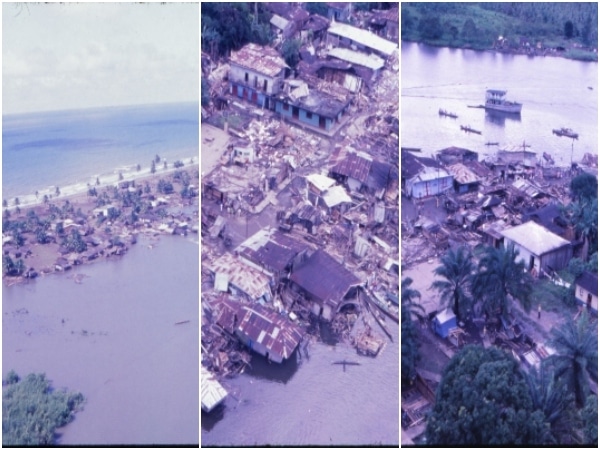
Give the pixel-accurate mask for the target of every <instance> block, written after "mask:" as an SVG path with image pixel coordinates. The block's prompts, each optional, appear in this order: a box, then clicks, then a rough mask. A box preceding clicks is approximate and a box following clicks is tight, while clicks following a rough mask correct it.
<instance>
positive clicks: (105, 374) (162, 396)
mask: <svg viewBox="0 0 600 450" xmlns="http://www.w3.org/2000/svg"><path fill="white" fill-rule="evenodd" d="M153 242H154V244H155V246H154V248H152V249H150V248H149V247H148V245H147V244H148V242H147V241H145V240H144V239H141V240H140V241H139V243H138V244H137V245H135V246H132V247H131V248H130V250H129V252H128V254H127V255H125V256H124V257H123V258H122V259H121V260H111V261H100V262H98V263H96V264H92V265H89V266H84V267H81V266H80V267H77V268H75V269H73V270H71V271H70V272H67V273H65V274H60V275H50V276H46V277H45V278H42V279H38V280H36V281H35V282H32V283H30V284H27V285H21V286H11V287H6V286H5V287H3V289H2V314H3V315H2V325H3V331H2V338H3V340H2V350H3V351H2V371H3V375H6V373H7V372H8V371H9V370H10V369H14V370H16V371H17V373H19V375H21V376H23V375H26V374H27V373H30V372H45V373H46V375H47V376H48V378H49V379H50V380H52V382H53V386H54V387H56V388H62V387H66V388H67V389H69V390H76V391H80V392H81V393H83V395H84V396H85V397H86V400H87V401H86V404H85V409H84V410H83V411H81V412H79V413H78V414H77V415H76V419H75V421H74V422H72V423H71V424H69V425H67V426H66V427H65V428H63V429H62V430H59V431H60V432H61V434H62V436H61V437H60V439H59V441H58V443H59V444H62V445H78V444H98V445H110V444H193V443H197V442H198V435H199V429H198V423H199V389H198V377H199V370H198V368H199V345H198V341H199V332H198V329H199V318H198V315H199V309H198V299H199V289H198V244H197V243H195V242H192V241H191V240H189V239H186V238H183V237H162V238H161V240H160V241H158V243H157V244H156V241H153ZM74 274H82V275H84V278H83V281H82V283H81V284H77V283H76V282H75V281H74V279H73V275H74ZM185 321H189V322H185ZM177 322H185V323H181V324H179V325H177V324H176V323H177Z"/></svg>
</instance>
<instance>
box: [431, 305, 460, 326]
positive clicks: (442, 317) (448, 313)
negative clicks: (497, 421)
mask: <svg viewBox="0 0 600 450" xmlns="http://www.w3.org/2000/svg"><path fill="white" fill-rule="evenodd" d="M435 318H436V319H437V320H438V322H439V323H446V322H448V321H449V320H452V319H454V318H456V316H455V315H454V313H453V312H452V309H450V308H447V309H445V310H443V311H441V312H439V313H438V314H437V315H436V316H435Z"/></svg>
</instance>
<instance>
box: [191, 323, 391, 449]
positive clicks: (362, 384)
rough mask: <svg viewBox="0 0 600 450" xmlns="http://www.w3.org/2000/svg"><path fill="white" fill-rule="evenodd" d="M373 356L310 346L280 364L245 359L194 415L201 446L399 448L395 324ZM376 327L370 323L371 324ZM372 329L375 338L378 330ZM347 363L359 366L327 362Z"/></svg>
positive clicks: (322, 344) (343, 346)
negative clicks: (224, 393)
mask: <svg viewBox="0 0 600 450" xmlns="http://www.w3.org/2000/svg"><path fill="white" fill-rule="evenodd" d="M387 322H388V327H389V328H390V331H391V333H392V335H393V337H394V342H389V341H388V343H387V345H386V347H385V348H384V350H383V351H382V352H381V353H380V355H379V356H377V357H376V358H369V357H361V356H359V355H357V354H356V350H354V349H353V348H352V347H350V345H349V344H345V343H338V344H336V345H331V344H330V343H325V342H313V343H311V344H310V345H309V346H308V355H306V354H304V352H303V351H300V355H301V356H302V357H301V358H299V357H297V355H298V351H296V352H295V353H294V355H293V356H294V357H293V358H291V359H290V360H287V361H284V363H283V364H275V363H273V364H269V363H268V362H267V360H266V359H265V358H264V357H263V356H260V355H258V354H253V357H252V361H251V366H252V367H251V369H250V370H248V371H247V372H246V373H244V374H243V375H241V376H238V377H235V378H231V379H225V380H223V381H222V384H223V386H224V387H225V388H226V389H227V390H228V391H229V396H228V397H227V398H226V399H225V402H224V404H222V405H220V406H218V407H217V408H216V409H214V410H213V411H211V412H210V413H209V414H207V413H205V412H202V413H201V417H202V433H201V443H202V446H203V447H204V446H228V447H229V446H232V447H238V446H255V445H258V446H266V445H270V446H280V445H285V446H300V447H303V446H312V445H317V446H332V445H334V446H382V445H383V446H394V447H397V446H398V444H399V434H400V433H399V432H400V415H399V410H400V408H399V398H400V389H399V387H400V386H399V385H400V382H399V380H400V373H399V369H400V368H399V361H400V359H399V345H398V337H399V336H398V335H399V326H398V325H397V324H395V323H393V322H391V321H389V320H388V321H387ZM375 326H377V325H375ZM375 332H376V333H377V334H378V335H380V334H382V333H381V331H380V330H379V329H376V330H375ZM343 360H347V361H352V362H358V363H360V366H347V367H346V370H345V371H344V370H343V367H342V366H341V365H337V364H332V363H334V362H336V361H343Z"/></svg>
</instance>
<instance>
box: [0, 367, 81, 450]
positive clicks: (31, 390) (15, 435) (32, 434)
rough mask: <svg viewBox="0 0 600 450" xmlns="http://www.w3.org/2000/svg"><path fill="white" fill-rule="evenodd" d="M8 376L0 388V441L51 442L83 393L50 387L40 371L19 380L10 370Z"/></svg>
mask: <svg viewBox="0 0 600 450" xmlns="http://www.w3.org/2000/svg"><path fill="white" fill-rule="evenodd" d="M9 379H10V383H8V386H7V387H6V388H4V389H3V390H2V444H3V445H8V446H19V447H22V446H49V445H53V444H55V442H54V439H55V431H56V429H57V428H59V427H62V426H64V425H66V424H67V423H69V422H70V421H71V420H73V418H74V412H75V411H77V409H78V408H79V407H80V405H81V404H82V403H83V401H84V398H83V395H81V394H80V393H68V392H64V391H59V390H52V389H51V388H50V381H48V380H47V379H46V376H45V375H44V374H29V375H27V376H26V377H25V378H24V379H23V380H21V381H19V377H18V375H17V374H16V373H14V372H12V371H11V372H10V373H9ZM8 381H9V380H7V382H8Z"/></svg>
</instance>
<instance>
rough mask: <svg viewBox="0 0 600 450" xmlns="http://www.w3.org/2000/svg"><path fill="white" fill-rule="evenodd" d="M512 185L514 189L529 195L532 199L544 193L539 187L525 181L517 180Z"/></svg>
mask: <svg viewBox="0 0 600 450" xmlns="http://www.w3.org/2000/svg"><path fill="white" fill-rule="evenodd" d="M512 185H513V187H514V188H516V189H518V190H520V191H523V192H525V193H526V194H527V195H529V196H530V197H532V198H535V197H537V196H538V195H540V194H542V193H543V192H542V191H540V189H539V188H538V187H536V186H534V185H533V184H532V183H530V182H528V181H527V180H524V179H519V180H515V181H514V183H513V184H512Z"/></svg>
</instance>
